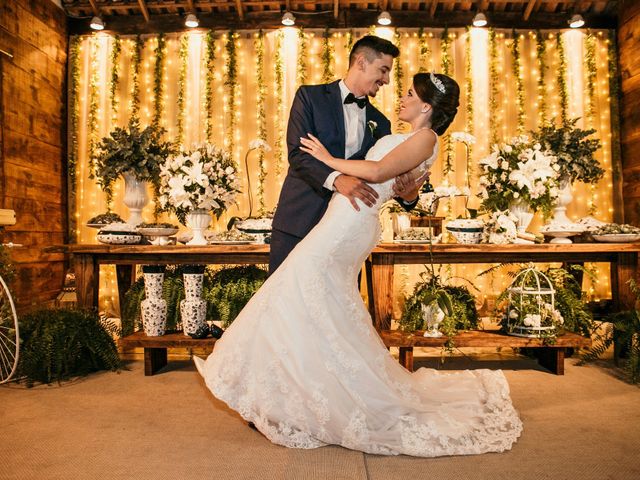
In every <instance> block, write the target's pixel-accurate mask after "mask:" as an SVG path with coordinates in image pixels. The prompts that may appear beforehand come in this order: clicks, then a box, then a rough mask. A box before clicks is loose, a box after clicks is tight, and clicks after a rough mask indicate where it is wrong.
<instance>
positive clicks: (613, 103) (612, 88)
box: [607, 30, 623, 223]
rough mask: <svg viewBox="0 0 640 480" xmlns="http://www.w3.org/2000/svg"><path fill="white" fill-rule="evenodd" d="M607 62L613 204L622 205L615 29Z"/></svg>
mask: <svg viewBox="0 0 640 480" xmlns="http://www.w3.org/2000/svg"><path fill="white" fill-rule="evenodd" d="M607 62H608V67H609V68H608V70H609V102H610V105H609V108H610V115H611V117H610V121H611V142H610V143H611V169H612V177H613V182H614V187H615V188H614V191H613V195H614V204H616V203H618V202H620V203H618V204H619V205H622V198H621V195H622V193H621V191H620V190H619V188H618V187H619V185H620V183H621V182H622V152H621V146H620V101H619V98H620V83H619V82H620V79H619V77H618V44H617V40H616V30H610V31H609V38H608V43H607ZM617 217H619V218H614V221H615V222H618V223H621V222H622V219H623V211H621V209H618V210H617Z"/></svg>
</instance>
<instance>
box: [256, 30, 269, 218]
mask: <svg viewBox="0 0 640 480" xmlns="http://www.w3.org/2000/svg"><path fill="white" fill-rule="evenodd" d="M254 48H255V51H256V83H257V91H258V94H257V99H256V100H257V112H256V122H257V127H258V138H259V139H260V140H262V141H264V142H266V141H267V115H266V112H265V85H264V33H263V31H262V30H260V31H259V32H258V36H257V37H256V39H255V41H254ZM266 178H267V167H266V164H265V161H264V150H263V149H262V148H260V149H258V192H257V194H258V195H257V197H258V205H259V215H260V216H262V215H263V214H264V213H265V210H266V207H265V203H264V182H265V179H266Z"/></svg>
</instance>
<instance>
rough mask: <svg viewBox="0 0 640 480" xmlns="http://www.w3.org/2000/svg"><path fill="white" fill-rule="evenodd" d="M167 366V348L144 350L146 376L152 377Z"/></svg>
mask: <svg viewBox="0 0 640 480" xmlns="http://www.w3.org/2000/svg"><path fill="white" fill-rule="evenodd" d="M166 364H167V349H166V348H145V349H144V375H145V376H146V377H150V376H151V375H153V374H155V373H156V372H157V371H158V370H160V369H161V368H162V367H164V366H165V365H166Z"/></svg>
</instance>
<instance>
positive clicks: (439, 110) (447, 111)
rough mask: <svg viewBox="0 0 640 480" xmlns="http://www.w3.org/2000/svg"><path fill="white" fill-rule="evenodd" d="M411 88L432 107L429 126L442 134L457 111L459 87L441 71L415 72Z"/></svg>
mask: <svg viewBox="0 0 640 480" xmlns="http://www.w3.org/2000/svg"><path fill="white" fill-rule="evenodd" d="M413 88H414V89H415V91H416V93H417V94H418V97H420V100H422V101H423V102H426V103H428V104H429V105H431V107H432V108H433V113H432V114H431V128H432V130H433V131H434V132H436V133H437V134H438V135H442V134H443V133H444V132H445V131H446V130H447V128H448V127H449V125H451V122H453V119H454V118H455V116H456V113H457V112H458V105H460V87H459V86H458V84H457V83H456V81H455V80H454V79H453V78H451V77H448V76H447V75H443V74H442V73H417V74H415V75H414V76H413Z"/></svg>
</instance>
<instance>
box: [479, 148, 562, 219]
mask: <svg viewBox="0 0 640 480" xmlns="http://www.w3.org/2000/svg"><path fill="white" fill-rule="evenodd" d="M480 168H481V174H480V179H479V180H480V196H481V198H482V206H483V207H484V208H485V209H486V210H489V211H496V210H505V209H507V208H508V206H509V204H510V203H511V202H513V201H514V200H519V201H523V202H525V203H527V204H528V205H529V206H530V207H531V208H532V209H533V210H538V209H541V210H542V211H543V212H544V214H545V215H549V214H550V213H551V209H552V208H553V206H554V204H555V202H556V200H557V198H558V195H559V193H560V190H559V188H558V170H559V168H560V167H559V166H558V164H557V158H556V157H555V156H554V155H551V153H550V152H546V151H542V149H541V146H540V144H539V143H533V142H531V141H530V140H529V138H528V137H527V136H525V135H521V136H519V137H515V138H513V139H511V141H510V143H505V144H501V145H494V146H493V149H492V152H491V154H490V155H488V156H487V157H485V158H483V159H482V160H480Z"/></svg>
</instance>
